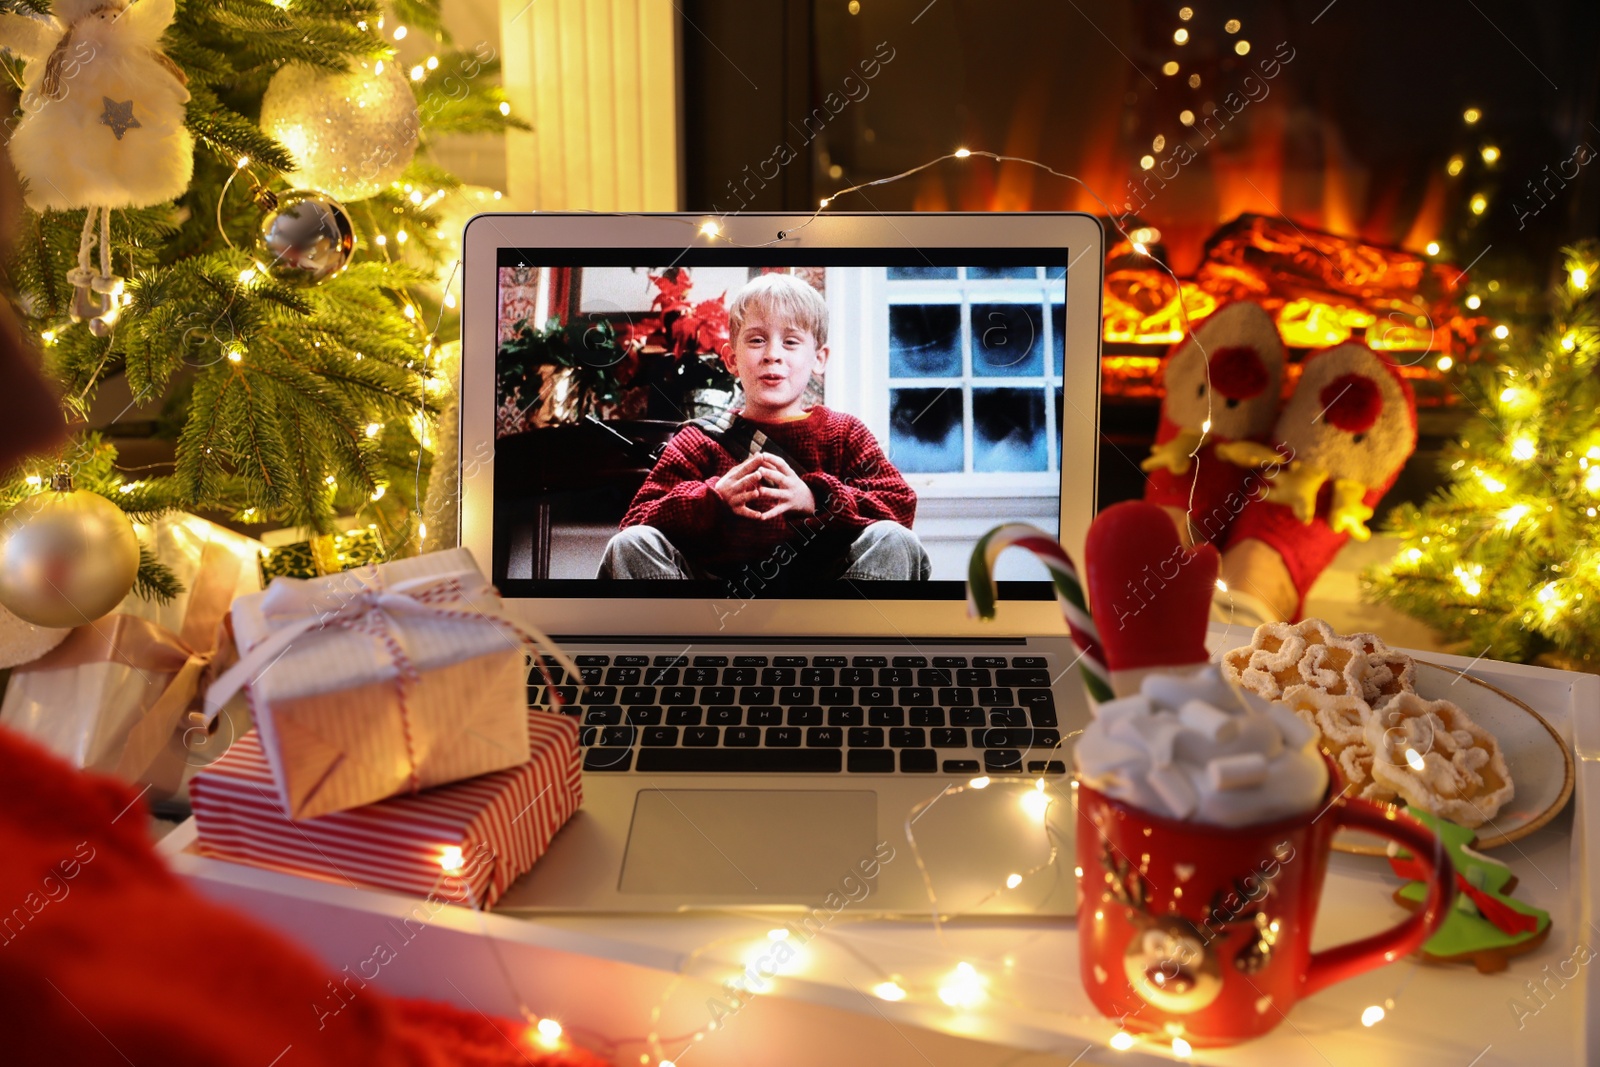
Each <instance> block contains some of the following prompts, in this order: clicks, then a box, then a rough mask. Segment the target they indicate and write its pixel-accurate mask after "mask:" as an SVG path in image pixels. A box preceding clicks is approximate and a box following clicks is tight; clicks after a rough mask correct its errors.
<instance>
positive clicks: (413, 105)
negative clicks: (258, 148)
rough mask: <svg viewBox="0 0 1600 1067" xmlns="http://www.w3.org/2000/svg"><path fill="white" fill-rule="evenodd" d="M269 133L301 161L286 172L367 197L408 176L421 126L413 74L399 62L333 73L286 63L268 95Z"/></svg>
mask: <svg viewBox="0 0 1600 1067" xmlns="http://www.w3.org/2000/svg"><path fill="white" fill-rule="evenodd" d="M261 128H262V129H263V130H265V131H266V132H267V133H269V134H271V135H272V136H273V137H274V138H276V139H277V140H278V141H279V142H281V143H282V144H283V147H285V148H287V149H288V150H289V154H290V155H292V156H294V158H295V162H297V163H299V165H300V169H299V170H298V171H296V172H295V173H293V174H286V175H284V177H285V178H287V179H288V180H289V181H291V182H293V183H294V184H295V185H298V186H303V187H308V188H312V189H320V190H322V191H323V192H325V193H327V194H328V195H329V196H332V197H333V198H335V199H337V200H343V201H345V202H347V203H348V202H352V201H356V200H365V199H366V198H367V197H369V196H373V195H376V194H377V193H379V192H381V191H382V190H383V189H384V188H385V187H386V186H387V185H388V184H389V183H390V182H392V181H394V180H395V179H396V178H398V177H400V175H401V173H403V172H404V171H405V169H406V167H407V166H408V165H409V164H410V163H411V157H412V156H414V155H415V154H416V151H417V134H418V131H419V130H420V129H421V122H420V120H419V118H418V115H417V98H416V97H415V96H414V95H412V92H411V83H410V82H408V81H407V80H406V75H405V71H404V70H403V69H402V68H401V65H400V64H399V63H398V62H396V61H395V60H393V59H390V60H389V61H388V62H384V61H382V60H367V61H365V62H360V63H354V64H352V66H351V68H350V70H348V71H325V70H320V69H318V68H316V67H313V66H310V65H309V64H305V63H286V64H284V65H283V66H282V67H281V68H279V70H278V72H277V73H276V74H274V75H273V76H272V80H271V81H270V82H268V83H267V91H266V95H264V96H263V97H262V98H261Z"/></svg>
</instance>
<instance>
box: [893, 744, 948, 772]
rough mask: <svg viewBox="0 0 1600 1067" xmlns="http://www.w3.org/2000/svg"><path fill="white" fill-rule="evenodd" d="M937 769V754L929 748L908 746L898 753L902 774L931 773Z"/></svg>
mask: <svg viewBox="0 0 1600 1067" xmlns="http://www.w3.org/2000/svg"><path fill="white" fill-rule="evenodd" d="M938 769H939V754H938V753H937V752H935V751H934V750H933V749H931V748H908V749H905V750H903V751H902V752H901V753H900V770H901V772H902V773H904V774H933V773H934V772H936V771H937V770H938Z"/></svg>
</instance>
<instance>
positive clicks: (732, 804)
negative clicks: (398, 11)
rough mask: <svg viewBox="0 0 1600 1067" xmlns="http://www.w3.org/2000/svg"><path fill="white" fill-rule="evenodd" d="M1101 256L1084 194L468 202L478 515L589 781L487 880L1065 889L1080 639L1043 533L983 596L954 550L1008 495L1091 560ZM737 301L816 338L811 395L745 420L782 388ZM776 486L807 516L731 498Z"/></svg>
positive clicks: (764, 901) (1060, 895) (900, 905)
mask: <svg viewBox="0 0 1600 1067" xmlns="http://www.w3.org/2000/svg"><path fill="white" fill-rule="evenodd" d="M1103 260H1104V254H1103V246H1102V237H1101V231H1100V227H1099V225H1098V223H1097V222H1096V221H1095V219H1094V218H1093V217H1091V216H1088V215H1082V214H1069V213H1059V214H1052V213H1042V214H995V213H977V214H915V213H906V214H893V213H890V214H858V215H857V214H837V213H830V214H827V215H822V216H819V217H815V218H812V217H809V216H804V215H777V214H743V215H728V216H720V217H717V216H708V215H696V214H657V215H650V214H644V215H597V214H561V213H537V214H530V215H509V214H504V215H480V216H478V217H476V218H474V219H473V220H472V221H471V223H470V224H469V225H468V227H467V230H466V235H465V248H464V264H465V274H464V277H465V280H466V281H465V285H464V290H463V291H464V293H465V304H464V309H463V319H462V346H463V347H462V392H461V400H460V455H461V457H462V463H461V483H460V484H461V499H460V505H461V506H460V515H461V519H460V522H461V527H460V537H461V543H462V544H463V545H465V546H466V547H467V548H469V549H470V550H471V551H472V552H473V554H474V556H475V557H476V558H477V559H478V560H479V562H480V564H486V565H487V566H488V567H489V568H490V572H491V578H492V580H493V581H494V583H495V584H496V586H497V587H498V588H499V589H500V591H501V593H502V595H503V596H504V597H505V598H506V601H507V604H508V608H509V610H511V611H512V612H513V613H514V614H516V615H517V616H518V617H520V618H523V619H525V620H526V621H528V622H529V623H532V624H533V625H535V626H537V627H539V628H540V629H541V630H543V631H545V632H546V633H549V634H551V635H552V636H554V637H555V638H556V639H557V641H558V642H559V643H560V644H561V645H562V647H563V648H564V649H565V650H566V651H568V652H569V653H570V654H571V656H572V657H573V659H574V661H575V663H576V666H577V668H578V671H579V674H578V676H577V677H573V676H570V675H569V674H567V673H566V672H564V671H562V670H561V669H560V668H559V666H553V668H552V669H554V670H555V671H556V672H557V673H558V675H559V677H557V678H556V681H557V682H558V683H559V685H560V689H559V691H560V692H561V694H562V695H563V697H564V698H565V700H566V702H565V704H564V706H563V708H562V711H563V712H564V713H566V714H570V715H573V716H575V717H576V718H577V719H578V721H579V722H580V723H581V725H582V733H583V747H584V784H583V790H584V801H583V807H582V809H581V811H580V812H579V813H578V815H577V816H576V817H575V818H574V819H573V820H572V821H571V822H570V823H569V824H568V825H567V826H566V827H565V828H563V829H562V831H561V832H560V834H559V835H558V836H557V838H556V840H555V841H554V843H553V844H552V846H551V848H550V850H549V852H548V854H547V855H546V856H545V857H544V858H542V859H541V860H540V862H539V863H538V864H537V865H536V866H535V868H534V869H533V870H532V871H531V872H530V873H529V874H528V875H526V876H525V877H524V878H522V879H521V880H520V881H519V882H518V883H517V884H516V885H515V886H514V887H512V889H511V890H510V892H508V893H507V894H506V896H505V897H504V899H503V900H502V901H501V902H500V904H499V905H498V910H501V911H533V912H538V911H600V912H628V913H639V912H644V913H660V912H680V911H697V910H706V909H709V910H727V909H737V910H740V911H744V910H749V909H759V910H761V911H795V910H799V911H806V910H810V911H815V910H816V909H819V908H827V909H829V910H830V911H837V910H839V908H842V907H848V908H850V909H851V910H852V911H853V912H854V913H857V914H874V915H921V916H926V915H928V914H929V913H930V912H933V911H938V912H940V913H942V914H944V915H947V916H1017V915H1042V916H1067V915H1071V914H1072V913H1073V911H1074V909H1075V905H1076V888H1075V879H1074V877H1073V874H1072V867H1073V864H1074V857H1073V812H1072V804H1071V796H1070V785H1069V779H1068V775H1067V769H1068V766H1067V763H1068V759H1069V757H1068V755H1067V752H1068V750H1069V748H1070V741H1071V738H1072V737H1073V736H1074V735H1075V733H1076V732H1077V731H1078V730H1079V729H1080V728H1081V726H1082V725H1083V723H1084V722H1086V721H1087V718H1088V710H1087V705H1086V703H1085V700H1084V697H1083V694H1082V689H1081V685H1080V684H1079V681H1078V677H1077V670H1076V668H1075V667H1074V662H1075V654H1074V651H1073V649H1072V647H1071V644H1070V640H1069V638H1068V637H1067V634H1066V627H1065V625H1064V623H1063V621H1062V617H1061V615H1060V612H1059V609H1058V607H1057V604H1056V602H1055V600H1054V597H1053V595H1052V591H1051V586H1050V583H1049V581H1048V578H1047V575H1046V572H1045V570H1044V567H1043V566H1042V565H1041V564H1040V563H1039V562H1038V561H1037V560H1035V559H1033V558H1032V557H1031V556H1029V555H1028V554H1027V553H1024V552H1021V551H1013V552H1009V553H1006V554H1004V555H1002V556H1001V558H1000V560H999V563H998V569H997V572H996V578H997V580H998V589H999V596H1000V600H999V608H998V616H997V618H996V619H995V620H994V621H992V622H983V621H979V620H975V619H971V618H968V616H967V611H966V602H965V579H966V575H967V566H968V560H969V558H970V553H971V550H972V546H973V544H974V542H975V541H976V539H977V538H978V537H979V535H981V534H982V533H983V532H984V531H985V530H987V529H988V528H990V527H992V526H994V525H996V524H998V523H1000V522H1005V521H1020V522H1029V523H1033V524H1035V525H1037V526H1040V527H1042V528H1045V529H1047V530H1049V531H1050V532H1052V533H1057V534H1058V535H1059V536H1060V537H1061V538H1062V540H1063V543H1064V544H1065V545H1066V546H1067V549H1068V551H1069V552H1072V553H1073V554H1074V555H1075V557H1079V558H1081V554H1082V546H1083V542H1084V536H1085V533H1086V529H1087V526H1088V523H1089V521H1090V519H1091V517H1092V515H1093V512H1094V502H1095V471H1096V455H1097V441H1098V406H1099V405H1098V398H1099V373H1100V362H1099V336H1100V328H1099V326H1100V291H1101V270H1102V263H1103ZM768 275H780V276H784V277H782V278H780V279H777V280H773V279H770V278H766V276H768ZM764 278H766V280H765V281H762V280H761V279H764ZM797 285H798V286H800V287H801V288H797V287H796V286H797ZM747 289H748V290H749V292H746V290H747ZM757 290H759V293H757ZM741 293H744V295H743V296H741ZM751 294H756V295H751ZM730 309H732V310H734V311H735V312H736V314H735V316H734V318H735V320H736V322H735V325H736V326H737V325H738V324H739V322H743V323H745V325H744V326H743V327H742V332H739V331H736V333H735V334H734V335H731V340H730V345H729V349H728V350H729V351H733V352H736V353H746V354H748V353H751V352H757V351H759V346H761V345H763V344H768V345H769V350H777V349H778V348H779V347H780V346H781V347H782V348H783V350H784V351H785V352H786V353H789V352H792V351H798V350H801V349H804V347H805V345H806V344H807V343H808V341H809V343H810V344H811V349H810V351H811V354H812V355H813V357H817V358H816V360H815V363H814V365H813V371H812V372H811V374H810V377H809V379H808V380H806V381H804V382H803V383H802V384H803V386H804V389H805V394H804V396H803V397H802V398H801V399H800V400H798V401H794V402H792V403H791V404H790V408H789V410H790V411H791V412H792V411H794V410H800V411H801V412H802V414H800V415H791V416H789V417H787V418H786V419H785V420H781V421H780V422H776V423H775V422H772V421H764V420H752V419H748V418H745V417H744V416H743V415H740V414H739V413H740V412H742V411H744V410H745V409H746V408H747V407H748V408H749V410H750V411H752V412H758V413H761V414H770V413H771V412H772V411H775V410H777V408H776V407H773V405H775V404H778V403H779V402H780V401H785V400H786V397H779V398H778V400H773V399H772V397H771V396H769V395H768V393H769V392H770V390H768V388H767V386H768V385H773V387H774V388H778V386H781V385H782V384H783V382H782V381H780V378H781V374H779V373H778V372H774V373H773V374H771V375H769V376H767V377H761V376H759V375H758V376H757V377H753V378H750V379H747V380H748V381H750V383H751V389H752V390H753V392H751V393H749V395H746V392H745V390H744V389H743V388H742V387H737V388H736V387H734V384H733V383H734V379H733V378H732V374H731V373H720V372H719V368H720V371H729V370H730V368H729V367H728V366H727V364H724V363H722V362H721V361H720V360H719V358H718V356H717V354H716V353H714V352H708V349H709V348H711V347H718V346H719V338H720V337H722V336H723V335H724V333H725V332H726V330H727V325H726V321H727V317H728V314H729V311H730ZM785 309H788V310H785ZM796 309H798V310H796ZM807 315H809V316H810V317H809V318H807V317H806V316H807ZM768 320H772V321H771V322H768ZM797 322H812V323H814V329H811V330H798V331H797V330H796V328H795V323H797ZM751 324H754V325H751ZM763 330H765V331H767V332H768V333H770V334H771V335H772V336H771V337H770V338H769V337H764V336H763V334H762V331H763ZM719 331H721V332H719ZM819 333H825V335H826V349H827V352H826V358H825V362H824V361H823V360H822V359H821V358H820V357H819V356H818V353H819V352H820V349H821V348H822V347H823V346H822V345H820V344H818V343H817V342H818V340H819V338H818V337H816V336H813V334H819ZM741 338H742V339H741ZM563 345H564V346H565V347H563ZM563 353H565V355H563ZM739 358H740V359H743V358H746V357H745V355H740V356H739ZM768 358H769V362H770V357H768ZM785 358H791V357H790V356H788V355H785V356H783V357H780V359H785ZM732 370H733V371H737V370H739V367H738V366H737V365H735V366H734V367H733V368H732ZM751 373H755V372H751ZM783 373H787V372H783ZM774 395H776V394H774ZM762 405H767V406H765V407H763V406H762ZM736 416H738V417H736ZM751 424H754V426H753V428H752V425H751ZM741 430H742V432H741ZM840 440H843V441H845V444H844V445H839V443H838V442H839V441H840ZM840 448H843V449H844V451H842V452H841V451H839V449H840ZM830 449H831V450H832V451H830ZM719 450H720V451H719ZM723 453H726V455H727V459H726V460H724V459H722V458H721V456H722V455H723ZM847 454H848V455H850V456H852V457H853V459H852V460H851V461H850V462H848V463H847V462H846V460H845V459H844V458H843V457H844V456H845V455H847ZM752 457H761V458H752ZM773 457H777V458H773ZM863 457H869V459H870V461H869V459H863ZM735 460H737V463H735ZM855 460H861V463H860V464H858V465H857V466H855V467H853V468H851V469H843V468H845V467H849V466H850V463H853V462H855ZM706 463H711V464H713V466H712V467H703V468H702V467H697V466H696V464H706ZM719 463H720V464H721V465H722V466H721V469H720V470H719V469H715V464H719ZM740 464H742V466H740ZM830 466H832V467H834V468H836V469H833V470H825V469H822V468H827V467H830ZM735 468H736V469H735ZM771 472H777V473H771ZM784 472H787V473H784ZM864 472H865V473H864ZM735 475H737V476H738V478H745V477H746V476H747V475H748V476H749V478H750V480H749V481H745V482H739V481H738V480H737V479H736V478H734V476H735ZM725 477H726V478H728V479H729V481H728V485H727V486H723V488H725V489H729V494H730V495H721V496H719V494H718V486H719V485H722V483H723V479H724V478H725ZM830 478H831V479H832V480H831V481H830V480H829V479H830ZM768 479H770V480H771V481H770V484H771V485H772V486H773V487H774V492H776V491H777V490H779V489H782V490H783V491H784V492H786V493H788V494H789V495H788V496H787V497H783V498H781V499H783V500H787V501H789V503H788V505H787V507H786V510H787V511H788V512H789V514H787V515H786V516H779V517H778V518H773V517H768V516H766V515H765V514H764V513H763V512H764V510H765V508H769V507H772V506H773V505H772V504H771V498H763V497H762V496H761V495H760V494H759V493H758V492H756V490H755V489H749V490H748V493H750V494H754V495H747V496H745V497H741V498H735V497H734V496H733V495H731V494H733V493H735V492H737V487H738V486H739V485H744V486H749V485H756V486H757V487H760V486H766V485H768V484H769V481H768ZM796 482H802V483H805V485H807V486H808V487H812V488H816V489H817V490H818V491H817V492H816V493H811V494H809V496H810V500H809V502H807V501H805V500H804V497H805V496H806V495H807V494H804V493H801V492H800V491H799V490H798V488H796V486H795V483H796ZM869 482H870V483H871V484H870V485H869V484H868V483H869ZM885 485H887V486H889V487H890V488H888V489H885V488H884V486H885ZM730 486H731V487H733V488H729V487H730ZM674 494H677V495H678V497H683V498H685V499H689V500H691V503H690V504H688V505H685V507H687V508H688V509H689V512H690V517H689V518H688V519H685V518H684V516H683V514H682V513H680V511H676V510H673V509H672V508H671V507H669V505H668V503H664V502H663V501H664V500H665V498H666V497H669V496H673V495H674ZM891 496H892V497H893V500H892V501H891V500H890V498H891ZM674 499H677V497H675V498H674ZM763 501H765V503H764V504H763ZM806 503H809V504H810V508H809V511H807V510H806V508H805V504H806ZM741 505H742V509H741V510H740V511H739V513H738V515H737V516H735V515H734V514H733V512H734V509H735V508H739V507H740V506H741ZM719 508H720V509H721V510H720V511H719V510H718V509H719ZM641 516H642V517H643V520H647V521H643V520H641ZM818 516H820V517H821V518H823V519H827V520H828V523H827V524H825V525H827V529H828V533H827V535H826V536H825V537H819V538H817V539H816V542H815V544H814V545H813V544H802V543H800V542H804V541H807V540H808V537H807V534H806V533H805V531H806V530H807V529H808V528H809V527H808V525H807V522H808V521H809V520H810V519H813V518H816V517H818ZM779 521H783V522H786V523H787V524H788V526H789V529H790V530H791V531H793V534H794V536H793V538H789V540H788V541H787V542H786V541H785V538H786V537H787V536H788V535H785V534H781V533H780V535H779V536H777V537H776V538H774V537H770V536H768V534H769V533H770V532H771V531H772V530H773V529H774V525H773V524H774V523H776V522H779ZM641 526H643V527H648V528H649V529H644V530H641V529H639V527H641ZM652 531H654V532H652ZM751 531H754V532H751ZM871 531H877V533H874V534H873V535H872V536H874V537H876V536H878V534H883V535H884V536H886V537H888V538H889V539H890V542H892V546H893V547H895V548H896V551H898V552H900V555H899V556H896V557H895V558H894V559H892V560H887V561H885V560H886V557H881V556H879V555H872V553H874V552H876V551H877V550H878V547H881V546H879V545H878V542H873V543H872V544H871V545H868V547H866V548H863V547H862V546H863V545H864V544H867V542H866V540H865V539H866V538H867V534H868V532H871ZM885 531H886V532H885ZM641 538H642V540H641ZM763 538H765V540H763ZM775 541H776V542H781V543H787V544H789V545H790V547H791V548H793V549H795V550H796V551H795V553H787V552H786V551H785V550H783V549H781V548H779V549H776V550H774V551H769V550H772V549H774V542H775ZM625 545H627V546H631V549H630V551H632V552H634V553H636V555H633V556H627V555H626V553H625V552H624V548H623V546H625ZM641 545H643V547H642V548H641ZM818 546H820V547H818ZM638 552H644V553H645V556H643V557H640V556H638V555H637V553H638ZM752 553H759V554H757V555H752ZM668 557H670V559H671V560H673V561H676V562H674V563H671V564H670V566H671V567H672V568H676V569H672V570H671V572H670V574H669V573H667V572H665V571H662V572H659V573H658V572H657V571H649V572H648V573H650V575H651V576H649V577H644V576H642V574H643V573H645V571H641V569H640V567H639V566H635V565H633V564H636V563H637V562H638V560H639V559H640V558H644V559H646V562H647V563H649V564H650V566H660V567H667V566H669V565H668V564H663V563H661V562H660V561H661V560H662V559H667V558H668ZM628 560H632V561H633V564H630V563H629V562H628ZM869 563H870V565H868V564H869ZM602 575H604V576H602ZM529 682H530V689H529V692H530V698H531V699H534V700H540V699H542V693H543V692H544V690H543V688H542V680H541V677H540V675H539V673H538V671H537V670H536V669H535V670H533V671H531V672H530V678H529ZM836 904H837V905H839V907H835V906H834V905H836Z"/></svg>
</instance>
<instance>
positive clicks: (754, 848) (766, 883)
mask: <svg viewBox="0 0 1600 1067" xmlns="http://www.w3.org/2000/svg"><path fill="white" fill-rule="evenodd" d="M877 831H878V795H877V794H876V793H874V792H872V791H871V790H851V791H837V792H835V791H829V792H821V791H808V790H784V791H769V790H744V789H667V790H657V789H651V790H641V791H640V793H639V795H638V798H637V800H636V801H635V804H634V809H633V829H632V831H631V832H630V833H629V835H628V854H627V858H626V859H624V860H623V864H622V883H621V885H620V886H619V889H620V890H621V891H622V892H624V893H656V894H673V895H680V896H685V897H696V896H707V897H729V896H744V897H763V898H778V897H788V898H798V902H799V903H804V902H806V901H808V900H815V899H821V898H822V897H823V896H825V895H826V894H827V893H829V892H830V891H832V890H836V889H837V888H838V887H839V883H840V881H841V880H842V879H843V878H844V877H845V876H846V875H851V874H853V875H855V876H856V877H858V878H859V877H860V874H859V872H858V870H857V866H858V864H860V863H861V861H862V860H865V859H869V858H870V857H871V856H872V854H873V846H874V845H875V844H876V843H877V840H876V838H877ZM684 903H686V904H687V903H692V901H690V900H685V901H684Z"/></svg>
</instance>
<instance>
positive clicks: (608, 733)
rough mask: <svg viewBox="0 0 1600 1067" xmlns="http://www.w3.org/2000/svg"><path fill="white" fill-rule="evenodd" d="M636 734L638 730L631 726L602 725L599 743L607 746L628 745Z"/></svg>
mask: <svg viewBox="0 0 1600 1067" xmlns="http://www.w3.org/2000/svg"><path fill="white" fill-rule="evenodd" d="M638 736H639V731H638V730H636V729H635V728H633V727H632V726H602V727H601V728H600V744H602V745H604V746H605V747H607V748H618V747H622V748H626V747H629V746H631V745H632V744H633V742H634V740H635V739H636V738H637V737H638Z"/></svg>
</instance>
